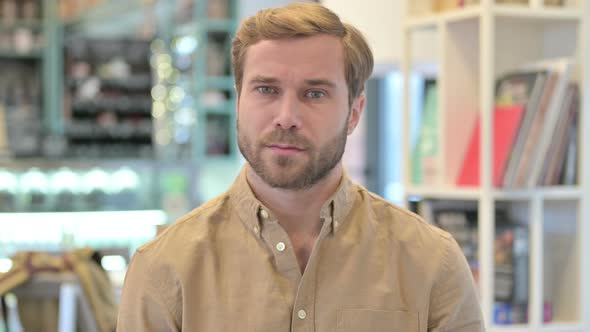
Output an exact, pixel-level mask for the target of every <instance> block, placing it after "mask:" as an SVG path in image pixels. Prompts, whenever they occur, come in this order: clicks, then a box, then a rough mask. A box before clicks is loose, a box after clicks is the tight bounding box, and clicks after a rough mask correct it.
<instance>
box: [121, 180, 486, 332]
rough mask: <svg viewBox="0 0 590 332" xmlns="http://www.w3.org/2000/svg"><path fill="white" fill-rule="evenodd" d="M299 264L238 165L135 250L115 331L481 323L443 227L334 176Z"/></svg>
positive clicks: (434, 328) (272, 331)
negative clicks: (218, 189) (229, 179)
mask: <svg viewBox="0 0 590 332" xmlns="http://www.w3.org/2000/svg"><path fill="white" fill-rule="evenodd" d="M321 218H322V220H323V226H322V228H321V231H320V235H319V237H318V239H317V242H316V244H315V247H314V249H313V251H312V253H311V256H310V258H309V261H308V264H307V267H306V269H305V272H304V273H303V274H302V273H301V269H300V268H299V265H298V263H297V258H296V256H295V252H294V251H293V248H292V246H291V244H290V240H289V237H288V235H287V233H286V232H285V230H284V229H283V228H282V227H281V226H280V224H279V223H278V222H277V220H276V218H275V217H274V216H273V214H272V212H271V211H270V210H268V209H267V208H266V207H265V206H263V205H262V204H261V203H260V201H258V200H257V199H256V197H255V196H254V194H253V193H252V191H251V189H250V187H249V185H248V183H247V180H246V174H245V172H244V171H242V173H241V174H240V175H239V176H238V178H237V179H236V181H235V183H234V184H233V185H232V187H231V189H230V190H229V191H228V192H227V193H225V194H223V195H222V196H220V197H218V198H216V199H214V200H212V201H210V202H208V203H206V204H204V205H203V206H201V207H199V208H197V209H196V210H194V211H192V212H190V213H189V214H187V215H186V216H185V217H183V218H181V219H180V220H178V221H177V222H176V223H174V224H173V225H171V226H170V227H169V229H167V230H166V231H165V232H164V233H163V234H161V235H160V236H158V237H157V238H156V239H155V240H153V241H151V242H150V243H148V244H146V245H144V246H143V247H141V248H139V249H138V250H137V252H136V254H135V256H134V258H133V259H132V262H131V264H130V266H129V270H128V272H127V276H126V280H125V286H124V289H123V295H122V302H121V307H120V312H119V318H118V319H119V320H118V328H117V330H118V331H121V332H138V331H197V332H230V331H231V332H234V331H240V332H289V331H291V332H313V331H317V332H369V331H370V332H385V331H399V332H418V331H420V332H426V331H430V332H443V331H444V332H448V331H454V332H472V331H483V330H484V327H483V321H482V316H481V311H480V307H479V303H478V300H477V295H476V289H475V287H474V282H473V279H472V276H471V273H470V270H469V267H468V266H467V262H466V260H465V258H464V256H463V254H462V252H461V250H460V249H459V247H458V245H457V244H456V242H455V241H454V240H453V239H452V238H451V236H450V235H449V234H447V233H445V232H443V231H441V230H439V229H437V228H435V227H433V226H431V225H428V224H426V223H425V222H424V221H422V220H421V219H420V218H419V217H418V216H416V215H414V214H412V213H410V212H407V211H405V210H403V209H401V208H399V207H396V206H395V205H392V204H390V203H388V202H386V201H385V200H383V199H381V198H380V197H378V196H376V195H374V194H372V193H370V192H368V191H367V190H366V189H365V188H363V187H361V186H358V185H356V184H353V183H352V182H351V181H350V180H349V179H348V178H347V177H346V176H344V177H343V180H342V181H341V184H340V186H339V188H338V190H337V192H336V193H335V194H334V195H333V196H332V197H331V198H330V199H329V200H328V201H327V202H326V203H325V204H324V206H323V207H322V210H321Z"/></svg>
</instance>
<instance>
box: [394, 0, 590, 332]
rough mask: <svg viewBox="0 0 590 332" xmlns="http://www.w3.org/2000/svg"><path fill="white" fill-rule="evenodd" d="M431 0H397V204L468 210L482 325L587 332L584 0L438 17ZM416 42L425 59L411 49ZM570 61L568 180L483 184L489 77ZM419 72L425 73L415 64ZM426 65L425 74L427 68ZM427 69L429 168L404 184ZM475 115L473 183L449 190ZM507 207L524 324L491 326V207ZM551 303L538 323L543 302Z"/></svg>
mask: <svg viewBox="0 0 590 332" xmlns="http://www.w3.org/2000/svg"><path fill="white" fill-rule="evenodd" d="M431 7H432V6H431V0H411V1H410V0H408V1H406V8H407V13H404V15H403V16H404V17H405V19H404V20H402V21H403V43H404V47H403V48H404V53H403V55H402V70H403V72H404V131H405V132H404V135H403V137H404V139H405V142H404V156H405V157H404V160H405V165H404V184H405V190H406V198H407V199H406V201H409V200H414V199H434V200H440V201H450V202H453V201H455V202H459V204H465V202H467V204H470V205H472V206H476V207H477V211H478V239H479V252H478V258H479V264H480V272H479V273H480V274H479V287H480V296H481V303H482V309H483V311H484V317H485V320H486V325H487V327H488V331H506V332H517V331H519V332H520V331H522V332H533V331H534V332H537V331H546V332H566V331H567V332H590V285H589V284H588V282H587V281H588V280H590V144H588V143H586V142H590V116H589V115H588V112H590V64H589V63H588V60H587V59H588V58H589V57H590V0H573V1H572V0H569V1H568V0H566V1H564V6H563V7H554V6H546V5H544V1H543V0H529V3H528V4H524V5H516V4H501V3H496V2H495V1H494V0H480V1H479V4H476V5H469V6H466V7H464V8H458V9H454V10H450V11H446V12H442V13H434V12H431V11H429V8H431ZM424 40H431V41H435V42H434V45H428V46H429V47H430V48H431V49H432V50H433V51H432V53H433V54H432V56H431V58H429V59H425V58H424V55H423V54H424V52H419V51H418V49H420V47H421V46H422V45H419V43H421V42H422V43H423V41H424ZM565 56H568V57H573V58H575V59H576V61H577V62H578V63H577V65H579V66H578V67H579V68H577V70H576V75H574V77H575V78H576V79H577V80H578V81H579V84H580V89H581V91H582V99H581V101H580V119H579V130H578V132H579V133H580V138H579V144H578V153H579V158H578V160H579V176H578V183H579V185H577V186H559V187H535V188H526V189H516V190H503V189H498V188H495V187H494V186H493V184H492V160H493V159H492V158H493V148H492V142H493V138H492V135H493V132H492V131H493V125H492V121H493V110H494V83H495V80H496V78H497V77H498V76H499V75H500V74H502V73H504V72H506V71H508V70H510V69H515V68H518V67H519V66H522V65H524V64H527V63H531V62H536V61H539V60H543V59H549V58H557V57H565ZM425 68H427V69H425ZM433 69H434V70H433ZM432 71H435V73H434V75H435V76H436V78H437V89H438V96H439V97H438V101H439V102H438V105H439V106H438V110H437V120H438V121H437V123H438V141H439V152H438V157H437V161H436V165H437V167H436V169H437V170H438V174H437V176H436V178H435V180H434V181H432V182H431V183H427V184H420V185H415V184H413V183H411V179H412V177H411V153H412V146H411V144H412V142H411V140H410V137H412V132H410V131H411V128H415V126H413V125H414V124H413V123H412V122H411V119H412V118H413V117H412V116H411V112H412V111H413V110H414V111H415V107H413V106H414V105H413V104H412V102H413V100H412V99H411V97H410V96H411V95H412V91H411V89H412V84H411V81H412V77H413V75H416V74H417V73H418V75H420V74H424V73H425V72H428V73H430V72H432ZM478 112H480V114H479V116H480V117H481V138H480V144H481V146H480V160H481V163H480V174H481V178H480V183H481V186H479V187H474V188H465V187H456V186H455V185H454V183H455V178H456V176H457V174H458V172H459V169H460V167H461V164H462V162H463V155H464V153H465V150H466V148H467V144H468V143H469V139H470V135H471V131H472V130H473V125H474V124H475V119H476V117H477V116H478ZM498 205H502V206H508V210H510V213H512V214H514V215H516V216H518V217H519V218H520V219H521V220H523V222H522V223H523V224H525V226H527V227H528V231H529V241H528V242H529V255H530V256H529V301H528V322H527V323H526V324H519V325H508V326H506V325H495V324H493V315H494V312H493V311H494V289H493V287H494V237H495V220H494V216H495V209H496V207H497V206H498ZM546 301H548V302H550V303H551V304H552V310H553V315H552V316H553V317H552V320H551V322H544V312H543V310H544V303H545V302H546Z"/></svg>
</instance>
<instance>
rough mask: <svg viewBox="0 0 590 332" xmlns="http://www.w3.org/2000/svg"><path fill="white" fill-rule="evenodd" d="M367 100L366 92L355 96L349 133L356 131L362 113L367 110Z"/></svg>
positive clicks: (349, 119)
mask: <svg viewBox="0 0 590 332" xmlns="http://www.w3.org/2000/svg"><path fill="white" fill-rule="evenodd" d="M366 100H367V98H366V96H365V93H362V94H361V95H360V96H358V97H356V98H354V100H353V101H352V105H351V110H350V117H349V118H348V135H350V134H352V132H354V129H355V128H356V126H357V125H358V123H359V121H360V119H361V115H362V114H363V111H364V110H365V102H366Z"/></svg>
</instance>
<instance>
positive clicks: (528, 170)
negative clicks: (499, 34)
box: [456, 58, 579, 188]
mask: <svg viewBox="0 0 590 332" xmlns="http://www.w3.org/2000/svg"><path fill="white" fill-rule="evenodd" d="M572 69H573V61H572V60H571V59H569V58H560V59H554V60H547V61H542V62H538V63H534V64H530V65H527V66H523V67H522V68H521V69H517V70H514V71H511V72H509V73H507V74H505V75H503V76H501V77H500V78H499V79H498V80H497V81H496V91H495V106H494V113H493V127H492V128H493V129H492V132H493V133H492V145H493V148H492V153H493V154H492V159H493V167H492V169H493V174H492V177H493V185H494V186H495V187H504V188H517V187H528V188H530V187H535V186H537V185H558V184H566V182H565V179H566V177H565V176H562V173H563V172H561V170H562V169H563V168H565V167H566V166H565V164H566V162H567V157H568V156H569V158H570V159H569V160H570V173H569V176H568V177H567V180H569V182H568V183H569V184H574V183H575V181H576V180H575V179H576V175H575V173H577V167H576V166H575V165H576V162H575V161H574V160H575V159H576V158H577V156H576V153H577V130H576V128H574V125H572V123H573V122H574V118H575V117H574V114H575V113H576V110H577V109H578V108H579V102H578V99H579V96H577V94H578V93H577V92H576V84H575V83H571V75H572ZM480 122H481V120H480V118H479V117H478V118H477V120H476V122H475V126H474V128H473V131H472V135H471V137H470V141H469V144H468V148H467V150H466V153H465V155H464V159H463V164H462V168H461V170H460V172H459V173H458V176H457V179H456V184H457V185H458V186H478V185H480V180H481V174H480V154H481V151H480V147H481V143H480V142H481V141H480V140H481V128H480V127H481V123H480ZM569 151H571V152H569ZM567 152H569V154H567ZM548 155H552V156H561V157H560V158H547V156H548Z"/></svg>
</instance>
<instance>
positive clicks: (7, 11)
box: [0, 0, 18, 25]
mask: <svg viewBox="0 0 590 332" xmlns="http://www.w3.org/2000/svg"><path fill="white" fill-rule="evenodd" d="M17 12H18V9H17V6H16V0H4V1H2V17H1V18H2V19H1V20H0V21H1V22H3V23H4V24H5V25H13V24H14V23H15V21H16V18H17Z"/></svg>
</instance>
